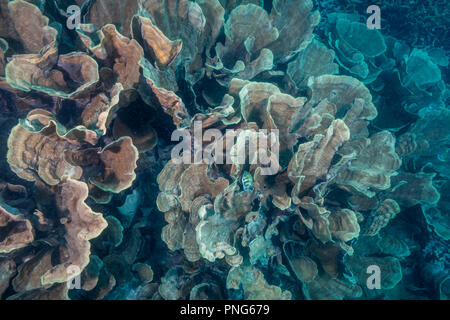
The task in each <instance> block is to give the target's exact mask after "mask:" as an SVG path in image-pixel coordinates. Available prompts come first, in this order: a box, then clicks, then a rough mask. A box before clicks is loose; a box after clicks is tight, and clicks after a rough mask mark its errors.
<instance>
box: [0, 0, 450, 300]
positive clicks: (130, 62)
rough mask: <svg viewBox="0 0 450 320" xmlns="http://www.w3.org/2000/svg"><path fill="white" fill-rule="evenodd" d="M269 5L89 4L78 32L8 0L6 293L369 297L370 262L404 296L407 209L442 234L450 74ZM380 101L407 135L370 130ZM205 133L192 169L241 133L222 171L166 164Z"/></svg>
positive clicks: (423, 58)
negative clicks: (398, 117)
mask: <svg viewBox="0 0 450 320" xmlns="http://www.w3.org/2000/svg"><path fill="white" fill-rule="evenodd" d="M44 2H45V1H44ZM265 2H266V1H264V4H262V3H261V1H225V0H220V1H219V0H196V1H191V0H164V1H161V0H127V1H113V0H95V1H89V6H88V8H87V9H86V8H85V9H86V10H87V11H86V12H85V13H84V14H83V17H82V21H81V24H79V25H78V26H77V28H76V30H69V29H67V28H65V25H64V24H65V19H67V17H66V16H64V14H63V13H64V7H65V6H66V5H70V4H77V5H82V3H83V1H78V0H76V1H70V0H67V1H62V2H61V3H59V4H57V2H56V1H55V2H53V3H52V2H51V1H47V3H46V6H47V7H48V8H47V7H46V8H47V9H46V10H44V9H43V8H39V7H38V6H36V5H35V4H34V3H36V1H25V0H14V1H6V0H0V16H1V17H2V19H1V21H0V107H1V108H2V109H1V110H2V114H3V113H4V118H5V119H6V120H8V121H9V122H6V120H5V123H8V125H9V127H8V130H9V131H8V132H6V133H5V132H4V130H3V129H2V130H0V131H1V138H2V139H4V142H5V143H6V142H7V149H6V148H5V150H2V152H3V153H4V157H5V164H3V163H2V166H3V165H4V166H5V168H9V170H10V171H8V173H7V174H6V173H5V175H2V176H1V177H0V179H1V181H0V191H1V192H0V194H1V196H0V297H3V298H8V299H68V298H69V297H70V298H73V299H77V298H78V299H104V298H106V299H115V298H128V299H188V298H191V299H224V298H228V299H359V298H378V297H376V296H374V293H373V292H370V291H368V290H367V288H366V276H367V273H366V269H367V267H368V266H371V265H378V266H380V268H381V272H382V279H381V291H380V293H379V294H380V295H384V296H385V297H394V298H395V297H396V294H397V293H396V291H395V290H396V289H397V288H399V287H400V286H403V284H400V282H401V280H402V279H403V276H404V275H403V273H402V268H403V265H402V261H403V259H407V257H408V256H410V254H411V252H410V249H409V246H410V247H413V245H411V243H408V242H407V241H412V240H411V239H412V238H411V239H410V238H408V239H409V240H402V239H400V238H399V237H400V236H398V237H397V234H396V231H397V230H400V231H398V232H399V234H401V232H402V231H401V230H402V229H401V223H400V222H399V221H400V220H399V219H401V217H402V216H404V215H405V214H403V211H408V210H410V209H411V208H418V210H421V211H422V212H423V215H424V217H425V220H426V225H427V226H428V228H430V230H434V232H435V233H436V236H435V237H436V238H440V239H441V240H442V241H448V239H449V233H448V225H449V212H450V211H449V208H450V201H448V199H447V198H448V194H449V192H448V191H449V189H450V188H449V187H450V184H449V183H448V178H449V172H450V168H449V167H448V163H449V161H448V160H449V157H450V154H449V152H448V144H449V130H448V119H449V114H448V109H447V108H446V107H444V105H445V98H446V97H448V93H446V92H445V91H446V88H445V83H444V81H443V80H442V75H441V69H440V67H439V66H442V65H443V64H445V61H443V59H440V60H439V59H437V58H436V53H427V52H426V51H424V50H420V49H410V48H409V47H408V46H407V45H406V44H404V43H402V42H400V41H397V40H395V39H394V38H392V37H388V36H385V35H383V33H382V32H381V31H379V30H369V29H367V28H366V26H365V24H363V23H362V22H360V20H359V17H358V16H357V15H350V14H334V15H329V16H328V17H327V23H328V24H327V26H326V28H318V26H319V23H320V20H321V17H320V13H319V11H318V10H317V9H316V7H315V6H314V4H313V2H312V1H311V0H274V1H271V2H270V6H269V8H268V7H267V4H266V3H265ZM58 6H59V7H58ZM49 8H50V9H51V10H50V9H49ZM47 10H48V13H47ZM46 15H48V17H47V16H46ZM27 21H31V22H32V23H27ZM432 57H434V60H433V58H432ZM438 62H439V63H438ZM389 81H392V82H393V83H396V85H397V86H398V88H389V85H388V82H389ZM388 89H389V90H391V91H395V90H398V95H399V96H402V97H403V100H402V105H400V104H399V105H398V106H396V108H398V109H399V110H398V113H402V112H403V113H408V114H410V115H411V117H414V118H413V119H415V120H414V121H416V120H417V121H416V122H413V121H411V122H409V123H403V124H401V125H399V126H398V127H395V128H393V127H392V126H389V125H386V126H380V125H379V123H380V122H379V121H378V120H377V119H379V118H380V117H381V118H383V117H385V114H386V113H385V110H386V109H385V108H384V107H385V104H389V103H390V102H389V101H387V100H388V99H389V98H388V97H387V96H388V93H386V92H387V90H388ZM391 91H389V94H390V95H391V96H393V95H394V94H393V93H392V92H391ZM383 97H385V98H383ZM390 107H393V106H392V105H390ZM400 109H401V110H400ZM2 117H3V115H2ZM377 117H378V118H377ZM18 118H19V119H20V120H19V121H18V122H17V119H18ZM2 121H3V120H2ZM199 122H200V123H201V125H200V126H201V129H214V130H215V131H214V132H216V133H217V132H218V133H219V134H220V135H221V136H220V137H219V136H215V137H214V139H210V140H208V139H207V138H204V139H203V137H201V138H202V139H203V140H201V141H191V140H189V141H188V143H187V145H188V147H187V148H185V149H184V150H183V152H184V153H183V154H181V156H182V157H183V159H188V160H191V157H192V158H193V159H194V158H196V157H197V156H198V154H197V153H196V152H198V148H203V150H209V151H211V155H212V156H213V157H215V159H217V158H218V157H220V156H221V155H222V156H223V154H222V153H225V152H224V151H225V148H224V144H223V143H224V141H225V140H227V132H230V131H233V132H238V134H237V135H236V136H235V137H233V139H231V145H230V146H228V145H227V148H228V147H230V148H229V150H228V151H229V155H230V158H231V161H230V162H226V163H224V162H214V161H207V160H206V159H203V160H200V161H194V162H190V163H179V162H178V161H176V160H175V159H173V158H172V159H170V156H171V150H172V149H173V147H174V144H173V142H174V141H173V140H172V141H171V136H172V132H173V131H175V130H176V129H183V130H185V132H190V133H193V134H194V135H195V132H196V130H197V129H198V128H197V127H196V126H197V125H198V123H199ZM250 130H251V136H250V137H247V136H246V135H245V134H244V133H246V132H248V131H250ZM270 130H272V131H273V130H278V133H279V135H278V137H276V138H274V137H273V136H272V135H271V134H270V132H271V131H270ZM253 138H254V139H258V140H257V141H268V142H270V146H271V147H264V146H262V145H259V148H258V149H257V151H255V153H254V154H252V153H251V151H250V150H249V143H248V141H247V140H246V139H253ZM250 141H251V140H250ZM275 149H276V150H278V151H279V153H275V152H274V151H273V150H275ZM255 155H256V156H257V157H259V158H261V157H263V156H266V157H268V158H269V159H270V160H271V161H270V164H271V168H272V169H274V170H273V171H272V174H270V175H267V174H265V173H264V172H265V171H266V170H267V169H268V163H264V164H262V163H255V162H252V159H253V158H254V157H255ZM278 155H279V156H278ZM436 155H437V156H436ZM241 159H244V163H243V162H241V161H240V160H241ZM3 180H5V182H3ZM21 185H23V186H21ZM158 189H159V190H158ZM162 217H163V218H162ZM162 220H164V221H162ZM433 236H434V235H433ZM405 238H407V237H405ZM433 239H434V238H433ZM441 240H433V241H435V242H436V243H439V241H441ZM167 251H168V252H167ZM436 252H437V251H436ZM436 252H435V254H436V255H437V254H438V253H436ZM78 278H79V280H80V282H81V287H80V288H75V289H73V290H72V289H71V290H69V287H68V286H66V283H67V282H71V281H75V283H76V281H78V280H77V279H78ZM436 279H437V278H436ZM447 279H448V278H447ZM435 281H436V282H437V284H435V286H437V287H439V288H440V291H443V290H444V289H445V287H446V286H448V285H447V284H446V283H445V281H447V282H448V280H445V278H444V277H441V276H440V277H439V281H438V280H435ZM401 288H402V290H406V289H405V288H403V287H401ZM442 288H444V289H442ZM399 290H400V289H399ZM444 291H445V290H444ZM444 294H445V293H444ZM444 294H442V295H444ZM413 296H415V295H413Z"/></svg>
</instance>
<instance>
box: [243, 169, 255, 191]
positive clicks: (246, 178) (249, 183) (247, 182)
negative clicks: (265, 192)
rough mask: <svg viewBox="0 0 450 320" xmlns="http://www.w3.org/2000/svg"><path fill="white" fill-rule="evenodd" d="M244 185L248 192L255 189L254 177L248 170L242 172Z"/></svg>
mask: <svg viewBox="0 0 450 320" xmlns="http://www.w3.org/2000/svg"><path fill="white" fill-rule="evenodd" d="M242 187H243V188H244V191H246V192H249V191H253V177H252V175H251V174H250V172H248V171H244V173H243V174H242Z"/></svg>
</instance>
